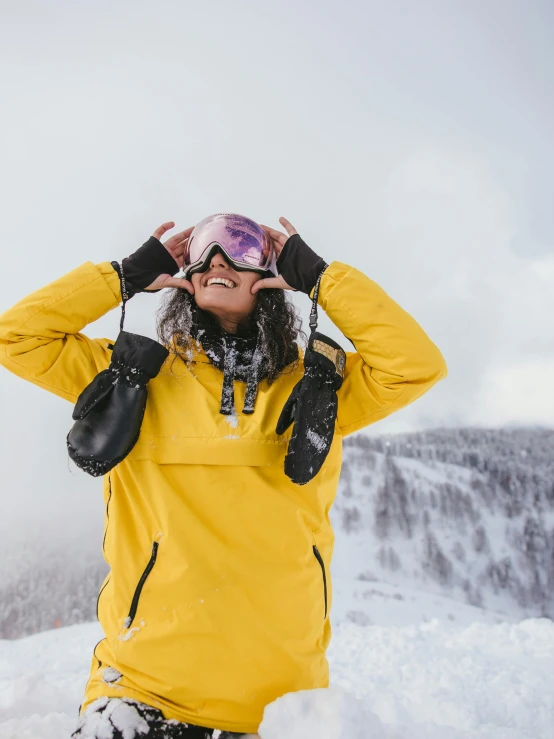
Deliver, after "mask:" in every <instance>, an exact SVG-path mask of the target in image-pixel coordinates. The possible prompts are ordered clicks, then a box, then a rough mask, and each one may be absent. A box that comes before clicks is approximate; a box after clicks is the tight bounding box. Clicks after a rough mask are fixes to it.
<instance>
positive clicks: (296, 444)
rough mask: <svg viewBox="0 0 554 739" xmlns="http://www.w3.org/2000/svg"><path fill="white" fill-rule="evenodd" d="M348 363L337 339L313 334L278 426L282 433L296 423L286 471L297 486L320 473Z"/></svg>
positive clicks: (329, 444) (331, 438)
mask: <svg viewBox="0 0 554 739" xmlns="http://www.w3.org/2000/svg"><path fill="white" fill-rule="evenodd" d="M345 362H346V355H345V353H344V351H343V350H342V349H341V348H340V346H339V345H338V344H337V343H336V342H334V341H333V340H332V339H330V338H328V337H327V336H324V335H323V334H320V333H318V332H317V331H316V332H314V333H313V334H312V335H311V337H310V341H309V344H308V349H307V350H306V354H305V356H304V367H305V372H304V377H303V378H302V379H301V380H300V381H299V382H298V383H297V384H296V385H295V386H294V389H293V391H292V393H291V395H290V397H289V399H288V400H287V402H286V403H285V406H284V408H283V410H282V411H281V415H280V416H279V420H278V421H277V428H276V431H277V433H278V434H282V433H284V432H285V431H286V430H287V429H288V427H289V426H290V425H291V423H293V422H294V428H293V430H292V436H291V439H290V441H289V446H288V450H287V455H286V457H285V474H286V475H287V476H288V477H290V479H291V480H292V481H293V482H295V483H296V484H298V485H305V484H306V483H307V482H310V480H312V479H313V478H314V477H315V476H316V475H317V473H318V472H319V470H320V469H321V467H322V465H323V463H324V462H325V459H326V458H327V454H328V453H329V449H330V447H331V442H332V441H333V433H334V430H335V420H336V417H337V409H338V398H337V390H338V389H339V388H340V386H341V385H342V378H343V375H344V366H345Z"/></svg>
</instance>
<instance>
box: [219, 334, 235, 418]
mask: <svg viewBox="0 0 554 739" xmlns="http://www.w3.org/2000/svg"><path fill="white" fill-rule="evenodd" d="M223 349H224V351H223V387H222V389H221V406H220V408H219V412H220V413H222V414H223V415H224V416H232V415H234V413H235V387H234V382H235V368H236V366H237V349H236V342H234V341H233V340H231V341H230V342H229V345H227V341H226V339H225V337H223Z"/></svg>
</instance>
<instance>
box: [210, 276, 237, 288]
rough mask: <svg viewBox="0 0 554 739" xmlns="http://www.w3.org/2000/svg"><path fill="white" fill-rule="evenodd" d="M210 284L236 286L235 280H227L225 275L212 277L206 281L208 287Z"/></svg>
mask: <svg viewBox="0 0 554 739" xmlns="http://www.w3.org/2000/svg"><path fill="white" fill-rule="evenodd" d="M210 285H224V286H225V287H235V283H234V282H231V280H226V279H224V278H223V277H210V279H209V280H208V281H207V282H206V287H209V286H210Z"/></svg>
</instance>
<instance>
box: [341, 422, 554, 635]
mask: <svg viewBox="0 0 554 739" xmlns="http://www.w3.org/2000/svg"><path fill="white" fill-rule="evenodd" d="M332 519H333V522H334V526H335V530H336V532H337V541H336V546H335V556H334V563H333V567H334V574H335V577H338V578H340V579H348V578H352V577H354V578H356V579H357V580H358V582H363V583H365V584H366V585H370V584H371V583H372V582H373V581H384V582H386V583H389V584H391V585H396V586H403V587H405V586H407V587H410V588H412V589H417V590H424V591H428V592H434V593H437V594H441V595H442V596H447V597H449V598H453V599H454V600H456V601H459V602H463V603H467V604H472V605H475V606H482V607H485V608H486V609H490V610H495V611H499V612H502V613H504V614H506V615H507V616H511V617H525V616H530V615H534V616H541V615H542V616H548V617H550V618H552V617H554V431H552V430H538V429H537V430H535V429H511V430H483V429H455V430H446V429H445V430H437V431H426V432H419V433H414V434H404V435H401V436H394V437H392V436H391V437H388V438H385V437H378V438H371V437H368V436H362V435H358V436H355V437H352V438H351V439H347V440H346V441H345V454H344V464H343V471H342V476H341V484H340V488H339V492H338V496H337V500H336V503H335V505H334V508H333V511H332ZM362 610H363V609H362ZM359 617H360V618H361V619H362V622H363V613H362V612H361V613H360V616H359ZM353 620H355V617H354V619H353Z"/></svg>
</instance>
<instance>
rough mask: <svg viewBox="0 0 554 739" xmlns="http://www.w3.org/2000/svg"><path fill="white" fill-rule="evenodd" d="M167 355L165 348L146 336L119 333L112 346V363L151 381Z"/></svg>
mask: <svg viewBox="0 0 554 739" xmlns="http://www.w3.org/2000/svg"><path fill="white" fill-rule="evenodd" d="M168 354H169V352H168V350H167V349H166V348H165V346H163V345H162V344H160V343H159V342H157V341H154V339H150V338H148V336H141V335H140V334H131V333H129V332H128V331H121V333H120V334H119V336H118V337H117V341H116V342H115V344H114V348H113V354H112V362H114V363H118V364H121V365H124V366H125V367H129V369H130V370H131V371H132V370H136V371H137V372H140V373H143V374H144V375H146V376H147V378H150V379H152V378H153V377H156V375H157V374H158V372H159V371H160V369H161V367H162V364H163V363H164V362H165V360H166V358H167V356H168Z"/></svg>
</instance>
